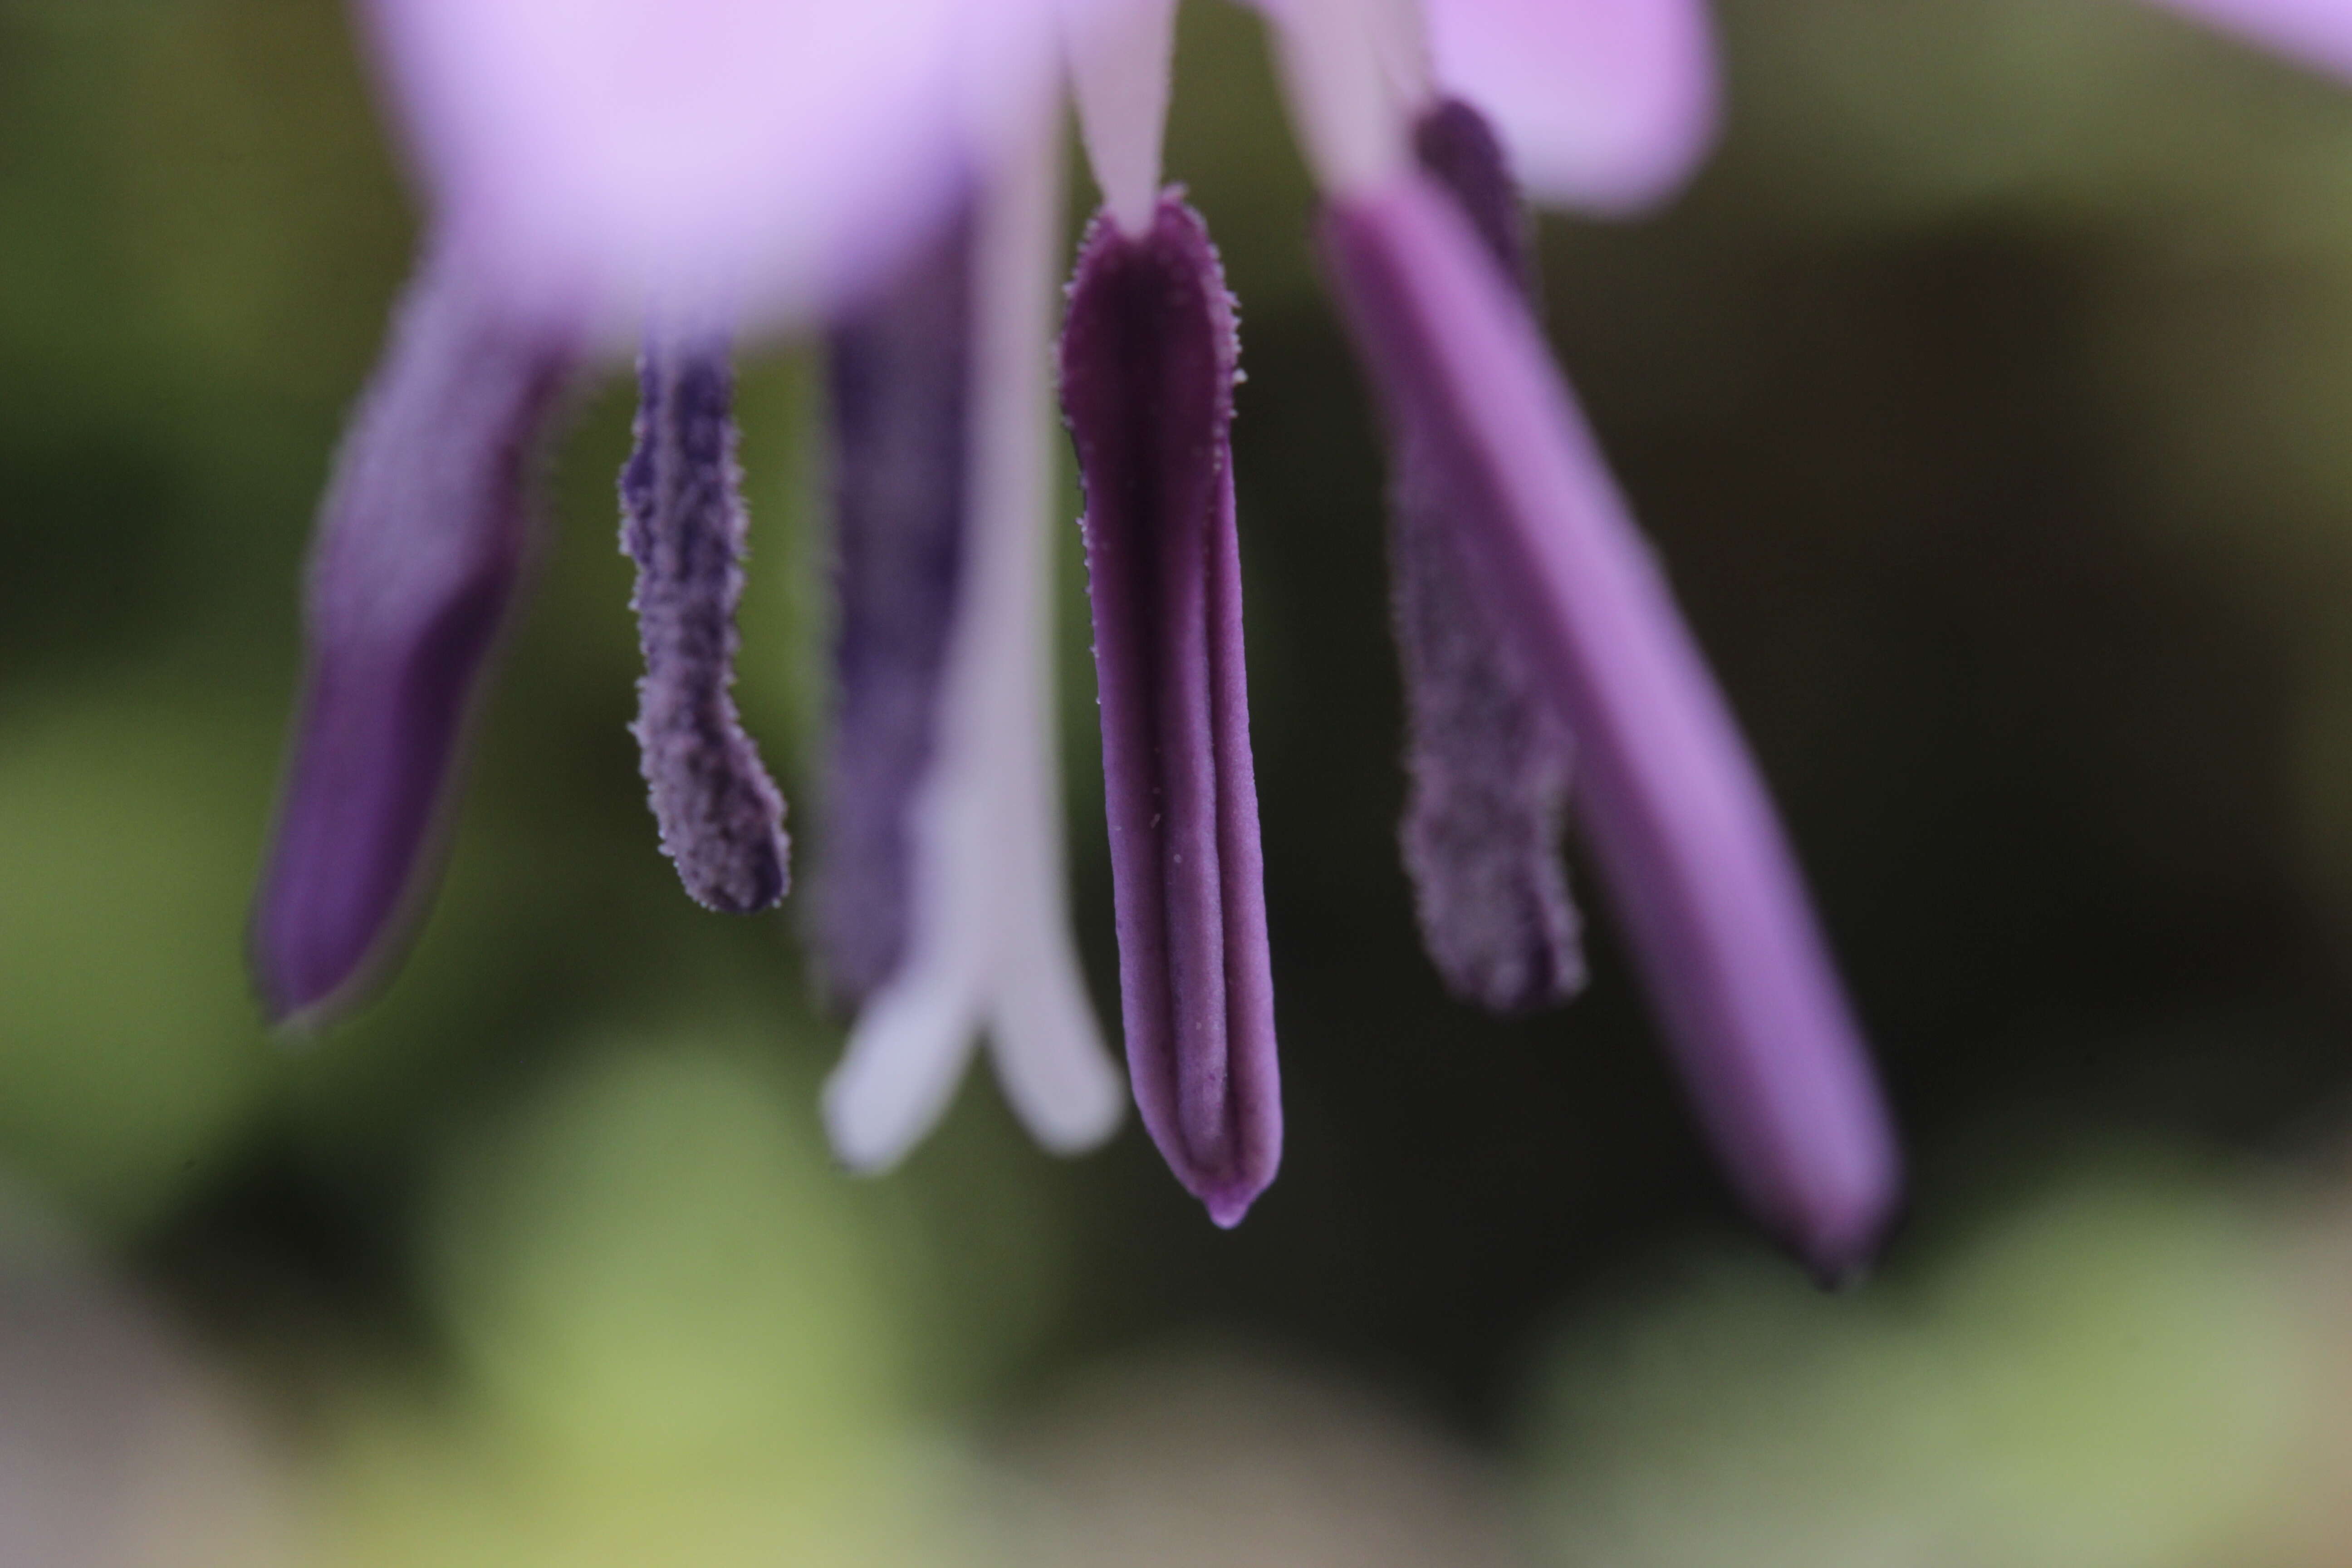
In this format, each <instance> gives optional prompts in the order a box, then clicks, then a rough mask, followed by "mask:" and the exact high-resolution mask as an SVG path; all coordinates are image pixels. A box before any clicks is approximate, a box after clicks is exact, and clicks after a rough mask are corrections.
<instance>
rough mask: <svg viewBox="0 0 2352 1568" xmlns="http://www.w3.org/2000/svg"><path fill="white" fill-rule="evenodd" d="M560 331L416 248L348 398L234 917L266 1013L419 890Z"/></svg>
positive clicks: (311, 1009) (361, 970) (562, 350)
mask: <svg viewBox="0 0 2352 1568" xmlns="http://www.w3.org/2000/svg"><path fill="white" fill-rule="evenodd" d="M572 347H573V345H572V343H571V342H568V341H564V340H563V339H562V338H560V337H554V336H549V335H545V334H542V333H540V332H538V331H530V330H522V331H518V330H516V329H515V328H513V327H512V326H511V324H510V323H509V322H507V321H504V320H503V319H502V318H501V317H500V316H499V315H498V314H497V313H496V312H495V311H494V310H489V309H488V308H487V307H486V304H485V301H484V300H483V299H482V298H481V296H480V295H479V294H478V292H476V291H475V290H474V289H473V288H472V287H471V284H470V279H467V278H466V277H465V276H464V275H463V274H462V272H461V271H460V270H458V269H457V268H453V267H452V266H450V265H449V264H448V263H447V262H446V258H439V259H435V260H430V261H428V262H427V263H426V265H425V268H423V270H422V271H421V272H420V274H419V276H418V277H417V279H415V282H414V283H412V284H411V285H410V289H409V292H408V295H407V297H406V299H405V300H404V301H403V302H402V305H401V307H400V310H399V313H398V317H397V320H396V321H394V325H393V330H392V335H391V342H390V343H389V345H388V347H387V348H386V350H385V355H384V360H383V364H382V365H380V366H379V367H378V369H377V371H376V374H375V378H374V380H373V382H372V383H371V384H370V385H369V387H368V390H367V393H366V395H364V396H363V397H362V400H361V402H360V405H359V407H358V409H357V411H356V412H355V413H354V414H353V416H352V425H351V429H350V432H349V433H348V434H347V435H346V436H345V437H344V439H343V446H342V449H341V452H340V453H338V455H337V457H336V459H335V475H334V481H333V484H332V485H331V488H330V489H329V490H328V493H327V499H326V501H325V503H324V506H323V508H322V509H321V511H320V520H319V534H318V539H317V542H316V543H315V544H314V545H313V546H312V553H311V558H310V570H309V578H308V583H307V585H306V592H305V595H304V605H303V609H304V617H303V619H304V632H305V636H306V639H307V642H308V645H309V669H308V673H307V674H306V676H305V679H304V684H303V691H302V696H301V699H300V706H299V712H298V715H297V718H296V721H295V726H294V734H293V739H292V744H291V749H290V754H289V761H288V765H287V776H286V783H285V786H284V793H283V795H282V797H281V798H280V800H279V803H278V820H277V824H276V826H275V828H274V831H273V834H272V837H271V843H270V848H269V855H268V865H267V867H266V868H265V870H264V872H263V875H262V881H261V888H260V892H259V895H258V897H257V900H256V905H255V909H254V915H253V927H252V933H251V942H252V957H253V966H254V973H255V978H256V981H257V984H258V985H259V988H260V991H261V994H262V997H263V1000H264V1002H265V1003H266V1004H267V1005H268V1009H269V1012H270V1015H271V1016H272V1017H273V1018H275V1019H277V1020H278V1021H280V1022H285V1023H296V1024H302V1023H309V1022H317V1021H324V1020H325V1018H326V1017H327V1016H329V1015H330V1014H331V1013H332V1012H333V1011H334V1010H335V1009H337V1008H338V1007H340V1006H341V1005H343V1004H345V1003H347V1002H349V1001H351V1000H352V999H353V998H354V997H355V995H356V994H357V993H358V992H359V991H360V990H361V989H362V988H363V986H364V984H365V983H366V982H367V981H368V980H369V979H370V978H372V977H373V975H374V974H376V973H379V972H380V971H381V970H382V968H383V966H384V964H385V963H386V962H387V961H388V960H389V959H390V958H391V957H392V956H394V950H395V949H396V948H397V947H398V945H399V943H400V942H401V939H402V938H403V936H404V931H405V921H404V918H403V917H404V915H406V914H408V913H410V912H413V911H414V910H416V909H417V908H418V907H420V906H421V904H422V903H423V901H424V895H425V889H426V885H427V884H428V883H429V881H430V879H431V876H432V874H433V871H434V869H435V862H436V848H437V846H436V842H435V840H436V833H435V827H436V823H437V821H438V819H439V817H440V816H441V815H442V813H443V808H444V807H445V806H446V804H447V800H448V797H449V795H450V787H449V786H450V781H451V778H452V775H453V773H454V772H455V768H456V763H457V756H458V751H459V741H460V738H461V732H462V731H463V729H464V726H465V719H466V716H467V710H468V709H469V708H470V707H471V705H472V703H473V700H474V697H475V694H476V690H477V688H478V685H479V683H480V678H481V675H482V672H483V669H484V668H485V664H486V662H487V660H488V655H489V653H490V649H491V647H492V645H493V643H494V642H495V641H496V639H497V634H498V631H499V626H500V624H501V623H502V622H503V621H504V619H505V617H506V615H507V612H508V609H509V606H510V605H512V603H513V601H514V598H515V593H516V589H517V587H518V585H519V584H520V581H521V578H522V574H523V568H524V564H525V560H526V557H527V556H528V554H529V552H530V536H531V526H530V509H529V507H528V506H527V504H526V489H527V480H528V479H529V477H530V474H529V469H530V460H531V458H532V455H533V452H534V450H535V447H536V442H537V438H538V437H539V436H540V435H541V431H542V430H543V428H544V426H546V424H547V422H548V419H549V416H550V414H551V411H552V409H553V408H554V406H555V404H556V402H557V398H558V395H559V394H560V392H561V390H562V385H563V384H564V382H565V380H566V378H567V375H568V374H569V372H570V370H571V368H572V360H573V353H572Z"/></svg>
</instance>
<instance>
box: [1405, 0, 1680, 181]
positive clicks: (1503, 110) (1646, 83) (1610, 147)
mask: <svg viewBox="0 0 2352 1568" xmlns="http://www.w3.org/2000/svg"><path fill="white" fill-rule="evenodd" d="M1429 41H1430V54H1431V58H1432V67H1433V71H1434V73H1435V76H1436V79H1437V83H1438V85H1439V87H1440V88H1441V89H1444V90H1446V91H1450V92H1454V93H1458V94H1460V95H1461V96H1462V97H1464V98H1465V99H1467V100H1470V101H1471V102H1473V103H1475V104H1476V105H1478V107H1479V108H1481V109H1483V110H1486V112H1487V113H1488V114H1491V115H1492V116H1494V118H1495V121H1496V124H1497V125H1499V126H1500V127H1501V128H1502V132H1503V140H1504V142H1506V143H1507V145H1508V146H1509V148H1510V151H1511V161H1512V163H1514V164H1515V165H1516V166H1517V169H1518V171H1519V175H1520V177H1521V178H1522V179H1524V180H1525V181H1526V182H1527V184H1528V190H1529V191H1531V192H1532V193H1533V194H1534V195H1535V196H1536V198H1537V199H1538V201H1544V202H1556V203H1559V204H1562V205H1569V206H1579V207H1587V208H1591V209H1592V210H1594V211H1597V212H1603V213H1617V212H1629V211H1635V210H1639V209H1640V208H1643V207H1645V206H1649V205H1653V204H1654V203H1656V202H1659V201H1662V200H1664V198H1665V197H1667V196H1668V195H1672V194H1674V192H1675V190H1677V189H1678V188H1679V187H1680V186H1681V185H1682V184H1683V182H1684V181H1685V179H1687V178H1688V177H1689V175H1690V173H1691V171H1692V170H1693V169H1694V168H1696V166H1697V164H1698V162H1699V160H1700V158H1701V157H1702V156H1704V155H1705V153H1706V150H1707V147H1708V145H1709V144H1710V143H1711V142H1713V140H1714V136H1715V128H1716V116H1717V104H1716V94H1717V83H1716V60H1715V42H1714V35H1713V31H1712V28H1711V27H1710V26H1709V23H1708V20H1707V13H1706V5H1705V0H1429Z"/></svg>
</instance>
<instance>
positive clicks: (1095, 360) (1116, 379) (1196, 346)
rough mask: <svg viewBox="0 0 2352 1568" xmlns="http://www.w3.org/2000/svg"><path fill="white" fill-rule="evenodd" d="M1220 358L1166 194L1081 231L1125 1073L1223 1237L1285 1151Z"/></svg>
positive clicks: (1204, 236) (1228, 418)
mask: <svg viewBox="0 0 2352 1568" xmlns="http://www.w3.org/2000/svg"><path fill="white" fill-rule="evenodd" d="M1237 353H1238V342H1237V339H1236V337H1235V334H1234V314H1233V305H1232V300H1231V299H1230V298H1229V296H1228V295H1227V294H1226V292H1225V286H1224V276H1223V271H1222V270H1221V268H1219V266H1218V262H1217V256H1216V251H1215V248H1214V247H1213V246H1212V245H1211V244H1210V242H1209V236H1208V230H1207V228H1206V227H1205V226H1203V225H1202V222H1201V220H1200V218H1199V216H1197V215H1196V214H1194V213H1193V212H1192V210H1191V209H1190V208H1189V207H1187V206H1185V205H1183V203H1182V202H1181V200H1179V199H1177V198H1176V197H1175V196H1173V195H1168V196H1163V197H1162V198H1161V200H1160V206H1159V209H1158V211H1157V214H1156V215H1155V217H1154V221H1153V223H1152V226H1151V228H1150V231H1149V232H1148V233H1147V234H1145V235H1143V236H1141V237H1134V238H1130V237H1127V236H1126V235H1124V234H1122V233H1121V232H1120V231H1119V229H1118V226H1116V225H1115V224H1113V223H1111V222H1109V221H1108V219H1107V218H1097V220H1096V222H1095V224H1094V226H1093V227H1092V228H1091V229H1089V230H1088V232H1087V239H1086V243H1085V245H1084V247H1083V248H1082V249H1081V252H1080V255H1079V260H1078V268H1077V276H1076V280H1075V281H1074V282H1073V283H1072V285H1071V289H1070V305H1069V314H1068V316H1067V319H1066V323H1065V326H1064V329H1063V338H1062V406H1063V411H1064V413H1065V414H1066V416H1067V418H1068V420H1069V424H1070V432H1071V436H1072V437H1073V439H1074V441H1075V442H1076V447H1077V454H1078V468H1079V474H1080V477H1081V479H1082V480H1083V482H1084V485H1085V489H1086V499H1087V513H1086V519H1085V523H1084V527H1085V532H1086V542H1087V586H1088V592H1089V595H1090V596H1091V599H1092V602H1093V605H1094V623H1095V664H1096V670H1097V675H1098V677H1099V692H1100V698H1101V706H1102V732H1103V774H1104V789H1105V793H1106V796H1107V804H1108V816H1109V827H1110V847H1111V878H1112V893H1113V899H1114V903H1115V907H1116V912H1117V919H1118V958H1119V991H1120V997H1121V1002H1122V1007H1123V1016H1124V1018H1125V1022H1126V1027H1127V1058H1128V1068H1129V1078H1130V1079H1131V1080H1132V1082H1133V1084H1134V1088H1135V1098H1136V1104H1137V1105H1138V1107H1139V1109H1140V1110H1142V1112H1143V1121H1144V1125H1145V1127H1146V1128H1147V1129H1149V1130H1150V1133H1151V1136H1152V1138H1153V1140H1154V1142H1157V1143H1158V1144H1159V1145H1160V1152H1162V1153H1163V1154H1164V1155H1165V1156H1166V1157H1167V1159H1168V1163H1169V1164H1170V1166H1171V1168H1173V1170H1174V1171H1175V1173H1176V1176H1177V1179H1178V1180H1179V1181H1181V1182H1182V1183H1183V1184H1184V1185H1185V1187H1186V1188H1187V1189H1188V1190H1190V1191H1191V1192H1192V1194H1194V1195H1195V1196H1197V1197H1199V1198H1200V1199H1201V1200H1202V1202H1203V1203H1204V1204H1206V1205H1207V1206H1208V1210H1209V1215H1210V1217H1211V1218H1212V1219H1213V1220H1214V1221H1215V1222H1216V1223H1217V1224H1219V1225H1222V1226H1231V1225H1234V1224H1237V1223H1238V1222H1239V1221H1240V1219H1241V1217H1242V1215H1244V1213H1245V1212H1247V1210H1248V1208H1249V1205H1250V1204H1251V1202H1252V1201H1253V1200H1254V1199H1255V1198H1256V1196H1257V1195H1258V1194H1259V1193H1260V1192H1262V1191H1264V1190H1265V1185H1266V1184H1267V1183H1269V1182H1271V1181H1272V1180H1273V1179H1274V1173H1275V1167H1276V1164H1277V1163H1279V1161H1280V1159H1281V1143H1282V1103H1281V1089H1280V1086H1279V1083H1278V1080H1277V1073H1276V1061H1275V1044H1274V997H1273V985H1272V980H1271V977H1270V971H1269V968H1268V963H1267V955H1266V933H1265V885H1264V884H1265V868H1264V862H1263V857H1262V855H1261V852H1260V848H1259V843H1258V825H1257V791H1256V783H1255V777H1254V775H1253V773H1252V771H1251V763H1250V746H1249V709H1248V697H1247V691H1246V685H1245V678H1244V668H1243V658H1242V624H1241V566H1240V552H1239V544H1238V540H1237V537H1236V535H1235V532H1234V491H1233V461H1232V453H1231V447H1230V446H1229V440H1228V437H1229V432H1230V429H1231V426H1232V422H1233V385H1234V374H1235V366H1236V355H1237Z"/></svg>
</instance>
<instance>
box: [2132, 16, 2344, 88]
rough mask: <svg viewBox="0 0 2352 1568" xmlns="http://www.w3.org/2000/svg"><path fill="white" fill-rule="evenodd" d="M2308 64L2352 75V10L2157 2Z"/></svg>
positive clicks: (2340, 73)
mask: <svg viewBox="0 0 2352 1568" xmlns="http://www.w3.org/2000/svg"><path fill="white" fill-rule="evenodd" d="M2157 4H2158V5H2163V6H2165V7H2167V8H2168V9H2170V10H2174V11H2178V12H2179V13H2181V14H2182V15H2183V16H2192V17H2195V18H2197V19H2198V20H2200V21H2205V22H2210V23H2212V24H2213V25H2214V26H2220V27H2223V28H2226V29H2228V30H2229V31H2231V32H2234V33H2238V34H2241V35H2242V36H2243V37H2247V38H2250V39H2252V41H2254V42H2255V43H2258V44H2263V45H2267V46H2268V47H2271V48H2273V49H2276V50H2278V51H2279V52H2281V53H2282V54H2287V55H2293V56H2294V57H2295V58H2299V59H2301V60H2304V61H2305V62H2306V63H2308V64H2310V65H2314V66H2318V67H2320V68H2324V69H2327V70H2332V71H2335V72H2336V73H2337V74H2339V75H2352V6H2348V5H2345V4H2344V3H2343V0H2157Z"/></svg>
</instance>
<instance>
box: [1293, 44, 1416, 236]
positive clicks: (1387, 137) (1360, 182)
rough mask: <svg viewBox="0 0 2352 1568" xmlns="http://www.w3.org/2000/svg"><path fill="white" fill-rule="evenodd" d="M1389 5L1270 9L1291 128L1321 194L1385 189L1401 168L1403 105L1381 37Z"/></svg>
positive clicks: (1390, 47) (1390, 49) (1389, 49)
mask: <svg viewBox="0 0 2352 1568" xmlns="http://www.w3.org/2000/svg"><path fill="white" fill-rule="evenodd" d="M1390 9H1391V7H1390V5H1389V0H1370V3H1369V4H1368V3H1367V0H1279V4H1276V5H1272V6H1270V7H1269V13H1270V15H1271V16H1272V19H1273V31H1274V35H1275V40H1276V59H1277V61H1278V62H1279V64H1280V66H1281V69H1282V79H1283V87H1284V89H1285V92H1284V96H1285V97H1286V99H1287V100H1289V104H1290V118H1291V122H1292V123H1293V124H1294V125H1296V126H1297V129H1298V140H1299V143H1300V146H1301V150H1302V151H1303V152H1304V153H1306V156H1307V169H1308V170H1309V171H1310V172H1311V173H1312V174H1314V175H1315V181H1316V184H1318V185H1320V186H1322V188H1323V191H1324V194H1325V195H1333V196H1347V195H1357V194H1360V193H1361V192H1364V191H1369V190H1375V189H1378V188H1379V187H1381V185H1384V184H1388V183H1389V182H1390V181H1391V179H1393V178H1394V177H1395V176H1396V175H1397V174H1399V173H1400V172H1402V169H1403V168H1404V166H1405V162H1406V159H1405V115H1406V112H1407V104H1406V101H1405V100H1403V99H1402V98H1401V97H1400V96H1399V95H1398V92H1397V89H1396V85H1395V82H1394V80H1393V79H1392V72H1391V63H1390V60H1389V58H1387V57H1388V56H1390V55H1391V54H1394V53H1396V52H1397V51H1396V50H1395V48H1394V47H1393V44H1392V42H1391V44H1387V45H1384V43H1383V39H1384V38H1386V37H1389V36H1390V35H1391V34H1392V33H1393V31H1394V22H1393V17H1391V16H1387V15H1384V13H1387V12H1388V11H1389V10H1390Z"/></svg>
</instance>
